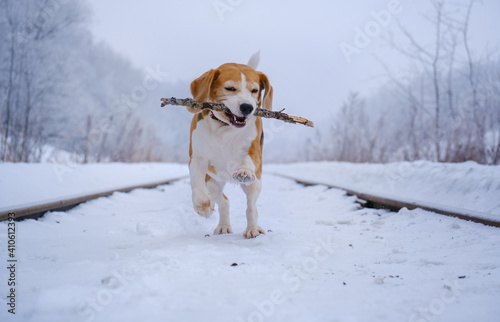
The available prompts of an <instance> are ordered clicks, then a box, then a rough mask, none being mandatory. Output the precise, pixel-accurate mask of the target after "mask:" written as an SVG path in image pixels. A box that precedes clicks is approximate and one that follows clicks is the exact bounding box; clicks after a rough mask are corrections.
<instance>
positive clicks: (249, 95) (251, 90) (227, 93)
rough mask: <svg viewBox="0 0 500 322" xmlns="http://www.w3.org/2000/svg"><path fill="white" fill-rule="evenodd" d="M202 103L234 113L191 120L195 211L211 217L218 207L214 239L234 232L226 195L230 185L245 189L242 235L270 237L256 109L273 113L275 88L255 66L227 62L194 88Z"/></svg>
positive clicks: (197, 113)
mask: <svg viewBox="0 0 500 322" xmlns="http://www.w3.org/2000/svg"><path fill="white" fill-rule="evenodd" d="M191 94H192V95H193V98H194V99H196V100H198V101H204V102H213V103H224V104H225V105H226V106H227V107H228V108H229V110H230V111H231V113H224V112H216V111H208V110H204V111H202V112H201V111H199V110H195V109H192V108H189V107H188V108H187V109H188V110H189V111H190V112H192V113H195V115H194V116H193V120H192V121H191V132H190V142H189V172H190V179H191V190H192V199H193V206H194V209H195V210H196V212H197V213H198V214H199V215H201V216H204V217H207V218H208V217H209V216H210V215H211V214H212V213H213V211H214V203H216V204H217V206H218V209H219V225H218V226H217V228H215V231H214V234H228V233H232V232H233V230H232V228H231V224H230V222H229V200H228V198H227V197H226V195H225V194H224V193H223V189H224V186H225V184H226V183H227V182H230V183H236V184H239V185H241V188H242V189H243V192H244V193H245V194H246V197H247V210H246V216H247V228H246V229H245V231H244V233H243V235H244V236H245V237H246V238H255V237H257V236H258V235H260V234H265V232H264V229H262V228H261V227H260V226H259V224H258V220H257V218H258V213H257V206H256V202H257V198H258V197H259V194H260V191H261V188H262V182H261V176H262V148H263V144H264V133H263V131H262V120H261V118H260V117H256V116H254V115H253V113H254V111H255V108H256V107H261V106H262V108H265V109H269V110H271V109H272V99H273V88H272V86H271V85H270V83H269V80H268V78H267V76H266V75H265V74H264V73H262V72H258V71H256V70H255V69H253V68H252V67H250V66H247V65H243V64H235V63H228V64H224V65H221V66H220V67H218V68H216V69H211V70H209V71H207V72H206V73H204V74H203V75H201V76H200V77H198V78H197V79H195V80H194V81H193V82H192V83H191Z"/></svg>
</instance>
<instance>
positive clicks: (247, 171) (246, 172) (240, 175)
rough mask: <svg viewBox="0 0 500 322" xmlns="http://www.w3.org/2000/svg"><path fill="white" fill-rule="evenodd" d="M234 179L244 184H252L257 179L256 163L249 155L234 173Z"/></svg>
mask: <svg viewBox="0 0 500 322" xmlns="http://www.w3.org/2000/svg"><path fill="white" fill-rule="evenodd" d="M233 179H235V180H237V181H239V182H240V183H242V184H251V183H252V182H254V181H255V179H256V177H255V165H254V164H253V161H252V159H251V158H250V157H249V156H246V157H245V158H244V159H243V162H242V163H241V165H240V167H239V168H238V169H237V170H236V172H235V173H233Z"/></svg>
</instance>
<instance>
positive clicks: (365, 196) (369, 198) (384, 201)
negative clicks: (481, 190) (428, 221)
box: [269, 173, 500, 227]
mask: <svg viewBox="0 0 500 322" xmlns="http://www.w3.org/2000/svg"><path fill="white" fill-rule="evenodd" d="M269 174H272V175H275V176H278V177H282V178H286V179H290V180H294V181H295V182H297V183H299V184H302V185H305V186H317V185H323V186H326V187H328V188H333V189H340V190H344V191H345V192H346V193H347V194H348V195H352V196H356V197H358V199H361V200H363V201H365V202H364V203H363V202H361V203H360V204H361V205H362V206H363V207H367V208H380V209H389V210H391V211H399V210H400V209H402V208H407V209H408V210H413V209H423V210H426V211H430V212H433V213H437V214H440V215H445V216H449V217H454V218H459V219H463V220H468V221H473V222H476V223H480V224H483V225H487V226H492V227H500V221H498V220H494V219H491V218H488V214H486V213H482V212H478V211H474V210H468V209H462V208H454V207H449V206H445V205H441V204H435V203H429V202H420V201H416V200H408V199H406V200H398V199H394V198H392V197H387V196H380V195H375V194H372V193H366V192H361V191H356V190H354V189H350V188H346V187H341V186H336V185H331V184H328V183H324V182H319V181H309V180H302V179H298V178H295V177H292V176H288V175H284V174H280V173H269Z"/></svg>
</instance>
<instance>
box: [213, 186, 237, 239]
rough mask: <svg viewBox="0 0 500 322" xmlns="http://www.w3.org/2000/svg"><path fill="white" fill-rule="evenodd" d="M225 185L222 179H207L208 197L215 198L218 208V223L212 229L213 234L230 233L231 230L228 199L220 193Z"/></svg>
mask: <svg viewBox="0 0 500 322" xmlns="http://www.w3.org/2000/svg"><path fill="white" fill-rule="evenodd" d="M225 185H226V183H225V182H223V181H215V180H214V179H210V180H208V181H207V187H208V191H209V193H210V197H211V198H212V199H213V200H215V202H216V203H217V207H218V208H219V225H218V226H217V228H215V230H214V234H217V235H219V234H230V233H232V232H233V230H232V229H231V224H230V221H229V200H228V199H227V197H226V195H225V194H224V193H222V190H223V189H224V186H225Z"/></svg>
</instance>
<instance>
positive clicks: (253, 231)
mask: <svg viewBox="0 0 500 322" xmlns="http://www.w3.org/2000/svg"><path fill="white" fill-rule="evenodd" d="M261 234H263V235H265V234H266V232H265V231H264V229H262V227H260V226H249V227H247V229H245V231H244V232H243V236H245V238H255V237H257V236H259V235H261Z"/></svg>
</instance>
